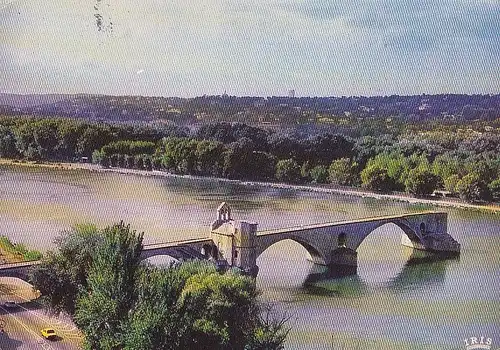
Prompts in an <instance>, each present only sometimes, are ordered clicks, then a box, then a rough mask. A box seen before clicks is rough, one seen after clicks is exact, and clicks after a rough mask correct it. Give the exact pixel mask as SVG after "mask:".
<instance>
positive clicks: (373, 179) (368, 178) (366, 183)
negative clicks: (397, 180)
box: [361, 165, 395, 192]
mask: <svg viewBox="0 0 500 350" xmlns="http://www.w3.org/2000/svg"><path fill="white" fill-rule="evenodd" d="M361 184H362V186H363V187H365V188H367V189H370V190H375V191H381V192H389V191H392V190H393V189H394V187H395V184H394V180H393V179H392V178H391V177H390V176H389V174H388V173H387V170H386V169H384V168H380V167H377V166H375V165H368V166H367V167H366V168H364V169H363V171H362V172H361Z"/></svg>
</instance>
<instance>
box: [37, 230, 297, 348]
mask: <svg viewBox="0 0 500 350" xmlns="http://www.w3.org/2000/svg"><path fill="white" fill-rule="evenodd" d="M56 245H57V246H58V248H59V250H58V251H57V252H49V253H48V256H47V257H46V258H44V261H43V262H42V264H41V265H38V266H36V267H35V268H34V269H33V271H32V272H31V281H32V283H33V284H34V287H35V288H37V289H39V290H40V291H41V292H42V294H43V295H46V298H47V299H48V301H49V302H50V303H51V304H49V305H52V307H53V310H56V311H67V312H69V313H70V314H71V315H74V319H75V322H76V324H77V325H78V327H79V328H80V329H81V331H82V332H83V333H84V335H85V343H86V344H85V346H86V347H87V348H89V349H137V350H143V349H171V350H174V349H200V350H201V349H208V350H210V349H213V350H215V349H227V350H229V349H236V350H238V349H240V350H247V349H269V350H273V349H283V342H284V340H285V338H286V335H287V334H288V331H289V328H287V327H286V321H287V320H288V319H287V318H279V317H276V316H275V315H270V314H269V312H267V313H265V312H264V311H266V309H261V307H260V305H259V303H258V301H257V294H258V293H257V290H256V287H255V281H254V280H253V279H251V278H250V277H245V276H243V275H241V274H239V273H233V272H227V273H225V274H220V273H219V272H217V270H216V268H215V266H214V265H213V264H211V263H209V262H204V261H194V262H186V263H178V264H172V265H171V266H169V267H156V266H152V265H148V264H144V263H141V262H140V255H141V252H142V234H137V233H136V232H135V231H132V230H130V227H129V226H126V225H124V224H123V223H120V224H117V225H113V226H110V227H107V228H105V229H102V230H98V229H96V228H95V226H92V225H82V226H77V227H75V228H74V229H73V230H72V231H69V232H65V233H63V234H62V235H61V236H60V237H59V238H58V239H57V241H56Z"/></svg>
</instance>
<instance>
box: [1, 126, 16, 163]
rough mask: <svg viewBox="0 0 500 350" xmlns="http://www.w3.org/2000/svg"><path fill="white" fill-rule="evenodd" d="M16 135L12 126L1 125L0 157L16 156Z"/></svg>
mask: <svg viewBox="0 0 500 350" xmlns="http://www.w3.org/2000/svg"><path fill="white" fill-rule="evenodd" d="M18 155H19V153H18V152H17V149H16V137H15V136H14V133H13V132H12V131H11V129H10V128H8V127H6V126H3V125H0V157H3V158H16V157H17V156H18Z"/></svg>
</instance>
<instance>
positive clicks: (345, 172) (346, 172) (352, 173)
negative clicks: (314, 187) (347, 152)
mask: <svg viewBox="0 0 500 350" xmlns="http://www.w3.org/2000/svg"><path fill="white" fill-rule="evenodd" d="M356 168H357V164H356V163H353V162H351V160H349V158H340V159H337V160H334V161H333V162H332V164H330V167H329V168H328V178H329V180H330V182H331V183H333V184H336V185H347V186H352V185H355V184H356V183H358V181H359V175H358V174H357V172H356Z"/></svg>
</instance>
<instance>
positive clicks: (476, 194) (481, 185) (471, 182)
mask: <svg viewBox="0 0 500 350" xmlns="http://www.w3.org/2000/svg"><path fill="white" fill-rule="evenodd" d="M456 189H457V192H458V194H459V195H460V198H462V199H465V200H467V201H471V202H474V201H480V200H489V199H490V198H491V197H490V195H491V194H490V191H489V188H488V186H487V184H486V183H485V182H484V181H483V180H482V179H481V177H480V176H479V174H477V173H470V174H467V175H465V176H464V177H463V178H462V179H460V181H458V183H457V187H456Z"/></svg>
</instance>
